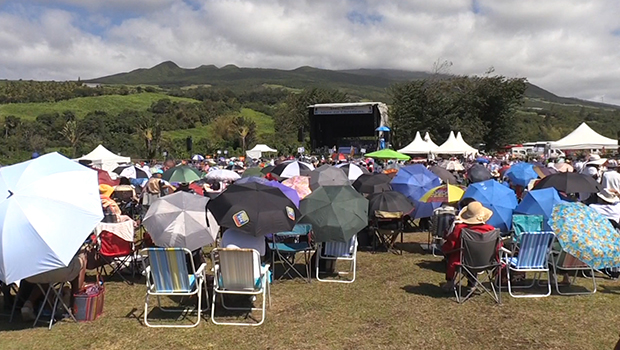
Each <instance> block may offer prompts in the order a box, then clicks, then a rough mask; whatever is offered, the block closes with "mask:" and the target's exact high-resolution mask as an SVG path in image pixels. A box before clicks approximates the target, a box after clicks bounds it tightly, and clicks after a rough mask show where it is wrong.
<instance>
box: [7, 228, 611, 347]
mask: <svg viewBox="0 0 620 350" xmlns="http://www.w3.org/2000/svg"><path fill="white" fill-rule="evenodd" d="M407 236H408V237H407V239H406V240H411V239H412V238H415V239H416V240H419V241H421V240H425V239H426V237H425V236H424V235H419V234H417V235H415V237H413V236H414V235H413V234H408V235H407ZM442 268H443V267H442V264H441V262H440V259H439V258H434V257H432V256H431V255H428V254H422V253H421V252H420V250H419V247H418V246H417V244H412V243H408V244H405V252H404V254H403V255H402V256H398V255H394V254H390V253H375V254H372V253H369V252H360V253H359V254H358V268H357V279H356V281H355V282H354V283H352V284H347V285H345V284H335V283H320V282H317V281H316V280H313V281H312V283H310V284H306V283H304V282H302V281H301V280H299V279H296V280H285V281H278V282H275V283H274V284H273V285H272V289H271V296H272V307H271V308H269V309H267V319H266V321H265V323H264V324H263V325H262V326H260V327H232V326H228V327H226V326H215V325H214V324H212V323H211V322H210V321H209V316H208V315H205V317H204V319H203V321H202V322H201V323H200V325H199V326H198V327H197V328H195V329H187V330H180V329H152V328H147V327H145V326H144V325H142V323H141V314H142V310H143V308H144V294H145V286H144V281H143V280H141V281H140V282H138V283H136V284H135V285H133V286H129V285H127V284H124V283H122V282H120V281H116V280H113V281H109V282H107V284H106V288H107V294H106V297H105V298H106V299H105V311H104V314H103V316H102V317H101V318H99V319H98V320H96V321H94V322H89V323H79V324H75V323H73V322H70V321H63V322H61V323H59V324H57V325H55V326H54V328H53V329H52V330H51V331H48V330H47V328H46V327H45V328H44V327H37V328H34V329H33V328H31V324H30V323H24V322H21V321H20V317H19V316H17V320H16V321H15V322H14V323H12V324H9V323H8V322H7V318H6V317H4V318H0V327H1V328H2V329H3V332H2V349H3V350H12V349H16V350H17V349H50V344H53V348H59V349H64V350H71V349H91V348H96V349H127V348H140V349H142V348H143V349H234V350H243V349H273V350H279V349H287V350H288V349H362V350H363V349H373V350H374V349H453V350H459V349H463V350H472V349H476V350H487V349H488V350H491V349H493V350H502V349H511V350H530V349H545V350H548V349H561V350H571V349H575V350H585V349H587V350H596V349H612V348H613V344H614V343H615V342H616V341H617V340H618V324H617V317H618V315H617V313H618V312H617V310H618V308H617V305H618V298H619V297H620V286H619V285H618V282H614V281H610V280H602V279H601V280H599V282H600V284H599V291H598V292H597V293H596V294H594V295H589V296H575V297H565V296H559V295H555V294H553V295H551V296H550V297H547V298H539V299H514V298H511V297H510V296H509V295H508V293H505V292H504V293H503V295H502V297H503V298H502V302H503V304H502V305H496V304H495V303H494V302H493V301H492V300H491V299H490V298H489V297H488V296H486V295H478V296H475V297H474V298H473V299H471V300H470V301H467V302H466V303H464V304H462V305H459V304H457V303H456V302H454V300H453V296H451V295H450V294H445V293H443V292H442V291H441V290H440V288H439V287H438V284H439V283H440V282H442V281H443V272H442V271H443V270H442ZM207 271H209V270H207ZM580 283H581V282H580ZM163 300H167V298H163ZM259 300H260V298H259Z"/></svg>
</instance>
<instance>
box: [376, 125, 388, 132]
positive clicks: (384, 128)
mask: <svg viewBox="0 0 620 350" xmlns="http://www.w3.org/2000/svg"><path fill="white" fill-rule="evenodd" d="M375 131H390V128H388V127H387V126H380V127H378V128H376V129H375Z"/></svg>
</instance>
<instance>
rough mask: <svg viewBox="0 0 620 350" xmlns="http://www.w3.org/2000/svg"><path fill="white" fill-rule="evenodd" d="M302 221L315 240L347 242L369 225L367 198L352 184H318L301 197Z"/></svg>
mask: <svg viewBox="0 0 620 350" xmlns="http://www.w3.org/2000/svg"><path fill="white" fill-rule="evenodd" d="M299 210H300V211H301V213H302V217H301V219H300V220H299V222H301V223H308V224H312V228H313V230H314V239H315V240H316V241H317V242H330V241H337V242H347V241H348V240H350V239H351V237H353V235H355V234H357V233H358V232H359V231H361V230H363V229H364V227H366V226H367V225H368V200H367V199H366V198H364V197H363V196H362V195H361V194H359V193H357V192H356V191H355V190H354V189H353V188H352V187H351V186H329V187H320V188H319V189H317V190H316V191H314V192H312V194H310V195H309V196H308V197H306V198H304V200H302V201H301V203H300V207H299Z"/></svg>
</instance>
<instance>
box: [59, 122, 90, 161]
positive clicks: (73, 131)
mask: <svg viewBox="0 0 620 350" xmlns="http://www.w3.org/2000/svg"><path fill="white" fill-rule="evenodd" d="M60 134H61V135H62V136H64V138H65V139H67V141H69V145H71V157H72V158H75V152H76V150H77V145H78V143H80V141H81V140H82V137H83V136H84V133H83V132H82V131H80V129H79V127H78V124H77V121H76V120H67V122H66V123H65V126H64V127H63V128H62V131H61V132H60Z"/></svg>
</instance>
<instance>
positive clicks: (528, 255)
mask: <svg viewBox="0 0 620 350" xmlns="http://www.w3.org/2000/svg"><path fill="white" fill-rule="evenodd" d="M520 237H521V244H520V246H519V254H518V255H517V256H515V251H514V250H512V251H510V250H508V249H506V248H503V247H502V248H501V259H500V260H501V261H502V263H504V264H505V265H506V275H507V279H508V293H510V295H511V296H512V297H513V298H540V297H547V296H549V295H551V276H550V275H551V273H550V272H549V263H548V262H549V251H550V249H551V244H552V243H553V239H554V237H555V236H554V234H553V232H522V234H521V236H520ZM511 271H514V272H522V273H526V272H535V275H534V279H533V281H532V284H530V285H527V286H513V285H512V283H511V278H510V273H511ZM542 273H547V293H546V294H516V293H514V292H513V289H518V288H519V289H520V288H531V287H533V286H534V285H535V284H536V282H537V281H538V279H539V277H540V275H541V274H542ZM499 280H501V278H500V279H499Z"/></svg>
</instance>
